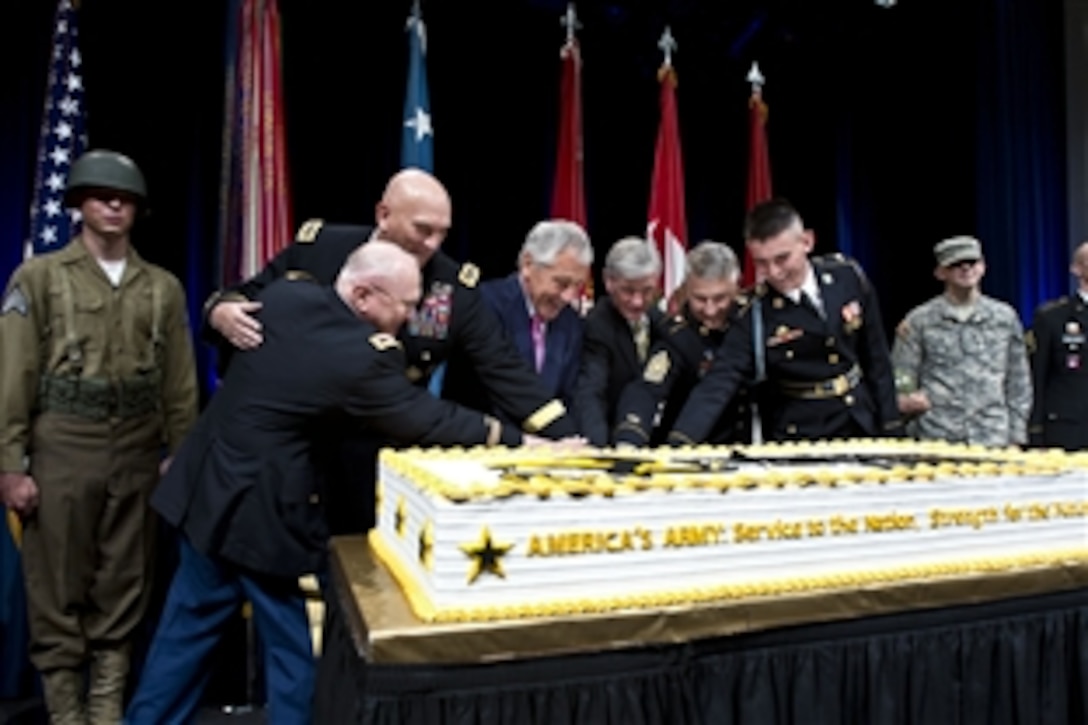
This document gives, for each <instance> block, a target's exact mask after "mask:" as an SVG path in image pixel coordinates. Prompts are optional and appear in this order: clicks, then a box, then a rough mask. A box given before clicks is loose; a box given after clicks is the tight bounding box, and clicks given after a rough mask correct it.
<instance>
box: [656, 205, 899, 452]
mask: <svg viewBox="0 0 1088 725" xmlns="http://www.w3.org/2000/svg"><path fill="white" fill-rule="evenodd" d="M745 238H746V239H747V247H748V250H749V252H750V253H751V255H752V261H753V262H754V263H755V267H756V272H757V274H758V275H759V276H760V277H761V278H762V279H763V280H765V281H764V282H762V283H761V284H760V285H759V286H758V287H757V288H756V292H755V295H754V299H753V302H752V303H751V304H749V305H748V306H747V307H745V308H744V309H743V310H742V311H741V314H740V316H739V319H738V320H737V322H736V323H735V324H734V325H732V326H731V327H730V328H729V329H728V330H727V331H726V334H725V338H724V340H723V342H722V347H721V349H720V350H719V352H718V354H717V355H716V356H715V358H714V364H713V365H712V366H711V369H710V371H709V372H708V373H707V374H706V376H705V377H704V378H703V379H702V381H700V383H699V385H698V386H696V388H695V390H693V391H692V393H691V395H690V396H689V397H688V402H687V404H686V405H685V406H684V409H683V410H682V411H681V413H680V417H679V418H678V419H677V421H676V424H675V425H674V426H673V429H672V431H671V432H670V433H669V442H671V443H674V444H691V443H701V442H703V441H706V440H707V439H708V437H709V435H710V431H711V430H712V429H713V427H714V423H715V422H716V421H717V420H718V418H719V417H720V416H721V414H722V411H723V410H724V409H725V407H726V406H727V405H728V404H729V403H730V402H731V401H732V399H733V396H734V395H736V394H737V392H738V391H739V390H740V389H741V386H742V385H743V384H744V383H745V382H748V381H754V380H756V379H757V378H758V377H760V376H759V373H760V369H761V368H763V369H764V370H765V371H766V377H767V383H766V385H765V388H766V390H765V393H764V394H761V401H760V402H761V408H760V412H761V414H762V420H763V430H764V433H765V434H766V436H767V437H768V438H769V439H772V440H783V439H809V440H811V439H817V438H847V437H854V436H875V435H883V434H898V431H899V430H900V429H901V425H900V421H899V414H898V411H897V410H896V407H895V388H894V386H893V381H892V368H891V361H890V360H889V357H888V344H887V339H886V338H885V336H884V329H883V326H882V324H881V320H880V311H879V309H878V307H877V299H876V293H875V292H874V291H873V289H872V286H871V285H870V284H869V280H868V279H867V278H866V276H865V274H864V273H863V272H862V271H861V268H860V267H859V266H858V265H857V263H856V262H854V261H853V260H851V259H846V258H844V257H842V256H841V255H832V256H830V257H826V258H820V257H814V258H812V259H810V258H809V256H808V255H809V252H811V251H812V247H813V244H814V239H813V235H812V232H811V231H809V230H807V229H805V228H804V226H803V225H802V223H801V217H800V216H799V215H798V214H797V211H796V210H795V209H794V208H793V207H792V206H791V205H790V204H789V203H788V202H786V201H784V200H782V199H775V200H771V201H768V202H764V203H763V204H759V205H757V206H756V207H755V208H754V209H752V211H751V212H749V214H748V218H747V221H746V223H745ZM761 361H762V362H761Z"/></svg>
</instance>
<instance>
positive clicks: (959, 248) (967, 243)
mask: <svg viewBox="0 0 1088 725" xmlns="http://www.w3.org/2000/svg"><path fill="white" fill-rule="evenodd" d="M933 255H934V256H935V257H936V258H937V266H938V267H951V266H952V265H953V264H959V263H960V262H966V261H968V260H970V261H975V260H979V259H982V244H980V243H979V241H978V240H977V239H975V238H974V237H952V238H950V239H945V240H943V241H940V242H937V244H936V245H935V246H934V247H933Z"/></svg>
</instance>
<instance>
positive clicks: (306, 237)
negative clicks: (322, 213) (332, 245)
mask: <svg viewBox="0 0 1088 725" xmlns="http://www.w3.org/2000/svg"><path fill="white" fill-rule="evenodd" d="M324 224H325V220H324V219H310V220H308V221H305V222H303V223H302V226H300V227H299V228H298V234H296V235H295V241H296V242H299V243H300V244H313V242H314V240H315V239H317V234H318V232H320V231H321V227H322V226H323V225H324Z"/></svg>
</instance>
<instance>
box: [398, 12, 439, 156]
mask: <svg viewBox="0 0 1088 725" xmlns="http://www.w3.org/2000/svg"><path fill="white" fill-rule="evenodd" d="M426 60H427V29H426V26H424V24H423V13H422V11H421V10H420V8H419V0H416V2H414V3H413V4H412V15H411V16H410V17H409V18H408V92H407V93H406V94H405V96H404V129H403V131H402V135H401V146H400V165H401V166H402V167H408V166H414V167H416V168H420V169H423V170H425V171H432V172H433V171H434V129H433V128H432V127H431V99H430V94H429V93H428V92H427V65H426Z"/></svg>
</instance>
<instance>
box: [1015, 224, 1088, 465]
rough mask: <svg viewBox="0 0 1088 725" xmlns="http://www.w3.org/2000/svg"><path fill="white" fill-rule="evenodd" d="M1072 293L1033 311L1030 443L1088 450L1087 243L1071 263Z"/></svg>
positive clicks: (1080, 248) (1078, 248)
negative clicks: (1033, 398) (1073, 291)
mask: <svg viewBox="0 0 1088 725" xmlns="http://www.w3.org/2000/svg"><path fill="white" fill-rule="evenodd" d="M1070 270H1071V271H1072V272H1073V275H1074V276H1075V277H1076V278H1077V291H1076V292H1075V293H1074V294H1073V295H1072V296H1071V297H1062V298H1060V299H1058V300H1055V301H1053V302H1050V303H1047V304H1045V305H1042V306H1041V307H1040V308H1039V309H1038V310H1036V311H1035V319H1034V321H1033V322H1032V329H1031V333H1030V338H1029V340H1030V345H1029V347H1030V349H1031V368H1032V373H1033V381H1034V383H1035V405H1034V407H1033V408H1032V413H1031V426H1030V430H1029V433H1030V439H1031V443H1032V445H1041V446H1054V447H1059V448H1065V449H1066V450H1070V451H1074V450H1084V449H1086V448H1088V360H1085V355H1086V353H1088V350H1086V348H1088V340H1086V338H1085V335H1086V334H1088V332H1086V331H1088V242H1084V243H1083V244H1081V245H1080V246H1079V247H1077V250H1076V252H1075V253H1074V254H1073V264H1072V266H1071V267H1070Z"/></svg>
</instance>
